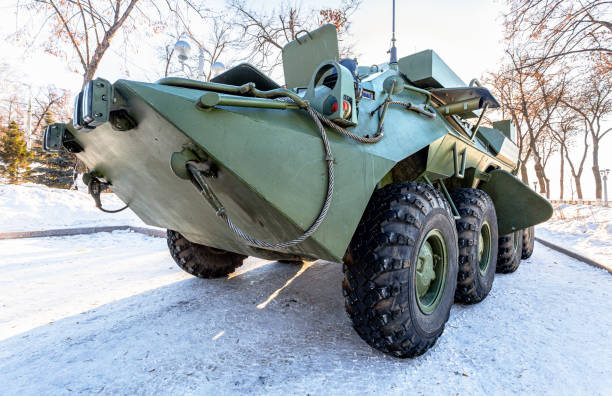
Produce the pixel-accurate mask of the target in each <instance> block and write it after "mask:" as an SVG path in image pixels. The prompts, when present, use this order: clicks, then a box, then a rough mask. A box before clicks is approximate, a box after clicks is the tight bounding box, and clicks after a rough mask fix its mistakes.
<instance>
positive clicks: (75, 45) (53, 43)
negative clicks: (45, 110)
mask: <svg viewBox="0 0 612 396" xmlns="http://www.w3.org/2000/svg"><path fill="white" fill-rule="evenodd" d="M35 3H37V4H34V5H32V6H30V7H31V8H32V9H36V10H37V11H42V12H44V13H45V20H47V21H49V23H50V24H51V34H50V36H49V40H48V41H47V42H46V50H47V51H48V52H50V53H52V54H59V53H61V52H62V51H63V50H62V47H63V46H64V45H65V44H69V45H70V47H71V48H72V51H73V53H74V54H75V56H76V58H77V59H78V63H79V64H80V68H81V72H82V74H83V86H85V84H87V82H89V81H90V80H92V79H93V77H94V75H95V73H96V70H97V69H98V66H99V65H100V61H101V60H102V58H103V56H104V54H105V53H106V51H107V50H108V48H109V47H110V45H111V41H112V40H113V38H114V37H115V35H116V34H117V32H118V31H119V30H120V29H122V28H126V27H127V28H128V29H133V28H134V27H135V19H134V18H133V17H132V15H133V14H134V12H135V10H137V7H136V6H137V3H138V0H114V1H110V0H36V1H35ZM41 5H42V7H41Z"/></svg>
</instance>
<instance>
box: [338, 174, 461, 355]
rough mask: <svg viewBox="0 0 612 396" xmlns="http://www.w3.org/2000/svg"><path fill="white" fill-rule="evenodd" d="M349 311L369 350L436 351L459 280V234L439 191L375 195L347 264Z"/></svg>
mask: <svg viewBox="0 0 612 396" xmlns="http://www.w3.org/2000/svg"><path fill="white" fill-rule="evenodd" d="M344 276H345V277H344V281H343V284H342V286H343V291H344V296H345V299H346V310H347V312H348V314H349V316H350V318H351V320H352V321H353V327H354V328H355V330H356V331H357V333H358V334H359V335H360V336H361V337H362V338H363V339H364V340H365V341H366V342H367V343H368V344H370V345H371V346H373V347H374V348H377V349H379V350H381V351H383V352H385V353H390V354H392V355H394V356H397V357H414V356H418V355H421V354H423V353H424V352H425V351H426V350H427V349H429V348H431V347H432V346H433V345H434V344H435V342H436V340H437V339H438V337H440V335H441V334H442V332H443V330H444V325H445V323H446V321H447V320H448V316H449V313H450V308H451V306H452V304H453V297H454V294H455V286H456V279H457V232H456V230H455V224H454V219H453V216H452V214H451V211H450V208H449V206H448V203H447V202H446V200H445V199H444V198H443V197H442V195H441V194H440V193H439V192H438V191H437V190H436V189H434V188H433V187H430V186H428V185H425V184H421V183H396V184H391V185H388V186H385V187H383V188H381V189H380V190H378V191H375V192H374V194H373V196H372V199H371V200H370V203H369V204H368V207H367V208H366V211H365V213H364V215H363V217H362V219H361V222H360V224H359V226H358V227H357V230H356V232H355V235H354V236H353V239H352V241H351V243H350V245H349V248H348V250H347V253H346V255H345V260H344Z"/></svg>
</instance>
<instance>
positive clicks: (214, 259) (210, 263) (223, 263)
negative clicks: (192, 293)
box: [167, 230, 247, 278]
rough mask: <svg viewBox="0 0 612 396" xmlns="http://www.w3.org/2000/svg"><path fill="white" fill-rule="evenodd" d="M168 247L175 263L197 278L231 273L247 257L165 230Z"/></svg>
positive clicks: (216, 276)
mask: <svg viewBox="0 0 612 396" xmlns="http://www.w3.org/2000/svg"><path fill="white" fill-rule="evenodd" d="M167 242H168V249H170V255H171V256H172V258H173V259H174V261H175V262H176V264H177V265H178V266H179V267H180V268H181V269H182V270H183V271H185V272H187V273H189V274H191V275H193V276H197V277H198V278H220V277H223V276H226V275H228V274H231V273H232V272H234V270H235V269H236V268H238V267H240V266H241V265H242V261H243V260H244V259H245V258H247V256H243V255H241V254H237V253H232V252H227V251H225V250H221V249H215V248H212V247H208V246H205V245H200V244H197V243H194V242H190V241H188V240H187V238H185V237H184V236H182V235H181V234H179V233H178V232H176V231H172V230H168V232H167Z"/></svg>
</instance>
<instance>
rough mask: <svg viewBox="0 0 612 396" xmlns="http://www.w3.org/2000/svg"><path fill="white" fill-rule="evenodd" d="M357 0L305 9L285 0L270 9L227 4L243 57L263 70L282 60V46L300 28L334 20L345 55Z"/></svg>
mask: <svg viewBox="0 0 612 396" xmlns="http://www.w3.org/2000/svg"><path fill="white" fill-rule="evenodd" d="M359 5H360V0H343V1H342V2H341V4H340V6H339V7H338V8H326V9H323V10H313V9H309V10H304V9H302V8H301V7H300V6H299V5H297V4H296V3H291V2H289V1H285V2H283V3H282V4H281V6H280V7H279V8H275V9H272V10H271V11H270V12H265V11H257V10H255V9H253V8H251V7H250V6H249V5H247V3H246V2H245V1H244V0H230V1H229V2H228V6H229V7H230V9H231V10H233V12H234V14H235V25H236V26H237V27H238V29H239V30H240V33H241V34H240V35H241V37H242V39H241V43H240V44H239V46H238V48H239V50H242V51H244V52H245V53H246V56H245V59H247V60H248V61H250V62H253V63H255V64H256V65H257V66H259V67H261V68H262V69H264V70H266V71H269V72H271V71H273V70H275V69H276V68H278V67H279V66H280V65H281V64H282V58H281V50H282V49H283V47H284V46H285V44H287V43H288V42H290V41H293V40H295V38H296V35H297V34H298V33H299V32H300V31H302V30H312V29H314V28H316V27H317V26H319V25H322V24H325V23H333V24H334V25H335V26H336V28H337V29H338V36H339V40H340V42H341V44H343V45H342V46H341V49H340V51H341V53H343V55H344V56H346V55H348V53H347V49H350V44H348V40H346V36H347V32H348V29H349V28H350V17H351V16H352V14H353V13H354V12H355V10H356V9H357V8H358V7H359Z"/></svg>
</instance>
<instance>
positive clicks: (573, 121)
mask: <svg viewBox="0 0 612 396" xmlns="http://www.w3.org/2000/svg"><path fill="white" fill-rule="evenodd" d="M581 126H584V128H581ZM551 133H552V136H553V138H554V139H555V140H556V141H557V142H558V143H559V146H560V149H559V150H560V154H561V164H562V165H561V174H560V179H559V183H560V189H561V196H560V199H563V190H564V185H563V180H564V172H563V163H564V161H563V160H564V159H565V160H566V161H567V164H568V165H569V167H570V172H571V174H572V178H573V179H574V185H575V186H576V192H577V194H578V199H582V197H583V196H582V182H581V179H582V171H583V170H584V162H585V160H586V157H587V153H588V150H589V143H588V137H589V133H588V129H587V127H586V125H584V123H583V122H581V120H580V118H579V117H578V116H577V114H576V113H575V112H574V110H572V109H571V108H568V107H566V106H565V105H564V104H562V106H561V109H560V115H559V121H558V122H557V124H556V125H555V127H554V128H551ZM580 133H582V136H581V137H582V139H583V142H582V152H581V155H580V157H579V160H578V161H575V160H574V159H572V152H575V151H576V150H575V142H574V138H576V137H578V136H580Z"/></svg>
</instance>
